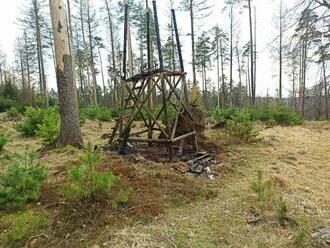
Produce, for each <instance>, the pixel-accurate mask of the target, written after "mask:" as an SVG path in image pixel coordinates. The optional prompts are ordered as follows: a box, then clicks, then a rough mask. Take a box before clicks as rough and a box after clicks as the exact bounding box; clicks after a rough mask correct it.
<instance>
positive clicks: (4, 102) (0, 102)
mask: <svg viewBox="0 0 330 248" xmlns="http://www.w3.org/2000/svg"><path fill="white" fill-rule="evenodd" d="M11 107H15V108H17V109H19V104H18V102H17V101H16V100H13V99H10V98H4V97H2V96H0V112H6V111H7V110H8V109H10V108H11Z"/></svg>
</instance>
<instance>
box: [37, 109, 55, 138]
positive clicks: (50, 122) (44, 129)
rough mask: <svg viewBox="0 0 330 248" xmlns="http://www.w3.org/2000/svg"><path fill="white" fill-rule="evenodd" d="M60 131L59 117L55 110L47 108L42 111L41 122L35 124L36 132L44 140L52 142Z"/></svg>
mask: <svg viewBox="0 0 330 248" xmlns="http://www.w3.org/2000/svg"><path fill="white" fill-rule="evenodd" d="M59 131H60V117H59V113H58V111H57V110H55V109H54V108H49V109H47V110H45V111H44V117H43V120H42V123H41V124H38V125H37V130H36V134H37V135H38V136H39V137H41V138H42V139H43V140H44V141H45V142H48V143H53V142H55V140H56V138H57V137H58V134H59Z"/></svg>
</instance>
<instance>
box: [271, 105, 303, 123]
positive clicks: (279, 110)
mask: <svg viewBox="0 0 330 248" xmlns="http://www.w3.org/2000/svg"><path fill="white" fill-rule="evenodd" d="M272 118H273V119H274V120H275V122H276V123H277V124H280V125H301V124H302V123H303V117H302V116H301V115H299V114H297V113H296V112H294V111H292V110H291V109H290V108H289V107H287V106H284V105H280V106H275V107H273V108H272Z"/></svg>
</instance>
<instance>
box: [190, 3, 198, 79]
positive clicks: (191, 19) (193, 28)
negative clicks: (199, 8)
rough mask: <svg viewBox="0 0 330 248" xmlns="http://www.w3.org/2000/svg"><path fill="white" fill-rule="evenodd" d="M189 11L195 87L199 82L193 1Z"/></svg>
mask: <svg viewBox="0 0 330 248" xmlns="http://www.w3.org/2000/svg"><path fill="white" fill-rule="evenodd" d="M189 9H190V28H191V52H192V70H193V85H197V81H196V64H195V25H194V7H193V0H190V2H189Z"/></svg>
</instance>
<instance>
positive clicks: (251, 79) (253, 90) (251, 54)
mask: <svg viewBox="0 0 330 248" xmlns="http://www.w3.org/2000/svg"><path fill="white" fill-rule="evenodd" d="M248 6H249V24H250V57H251V58H250V84H251V94H252V95H251V100H252V104H253V105H254V104H255V89H254V49H253V31H252V30H253V25H252V9H251V0H248Z"/></svg>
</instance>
